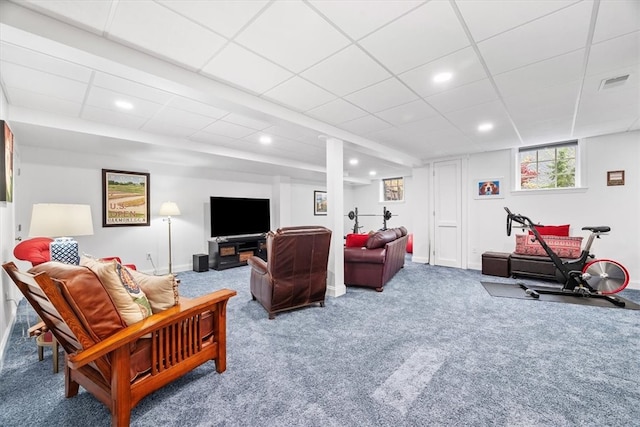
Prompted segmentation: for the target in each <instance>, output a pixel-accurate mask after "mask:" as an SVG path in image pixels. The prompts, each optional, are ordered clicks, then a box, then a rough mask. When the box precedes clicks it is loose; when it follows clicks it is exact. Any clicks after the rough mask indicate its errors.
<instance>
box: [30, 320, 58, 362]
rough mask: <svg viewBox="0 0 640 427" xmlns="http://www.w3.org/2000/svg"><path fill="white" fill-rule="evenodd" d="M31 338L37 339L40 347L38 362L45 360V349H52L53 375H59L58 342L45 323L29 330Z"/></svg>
mask: <svg viewBox="0 0 640 427" xmlns="http://www.w3.org/2000/svg"><path fill="white" fill-rule="evenodd" d="M28 332H29V336H30V337H36V345H37V346H38V360H40V361H42V360H43V359H44V347H51V351H52V352H53V373H54V374H57V373H58V340H56V337H54V336H53V334H52V333H51V331H49V329H48V328H47V325H45V324H44V322H40V323H38V324H36V325H33V326H32V327H30V328H29V330H28Z"/></svg>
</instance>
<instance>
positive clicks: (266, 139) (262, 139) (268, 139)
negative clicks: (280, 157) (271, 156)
mask: <svg viewBox="0 0 640 427" xmlns="http://www.w3.org/2000/svg"><path fill="white" fill-rule="evenodd" d="M272 141H273V140H272V139H271V137H270V136H269V135H262V136H261V137H260V142H261V143H262V144H271V142H272Z"/></svg>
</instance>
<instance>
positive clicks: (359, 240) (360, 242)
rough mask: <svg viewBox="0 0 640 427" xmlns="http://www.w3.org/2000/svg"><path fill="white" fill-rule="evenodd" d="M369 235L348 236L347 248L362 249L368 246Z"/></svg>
mask: <svg viewBox="0 0 640 427" xmlns="http://www.w3.org/2000/svg"><path fill="white" fill-rule="evenodd" d="M368 238H369V235H368V234H353V233H352V234H347V241H346V243H345V246H346V247H348V248H362V247H364V245H366V244H367V239H368Z"/></svg>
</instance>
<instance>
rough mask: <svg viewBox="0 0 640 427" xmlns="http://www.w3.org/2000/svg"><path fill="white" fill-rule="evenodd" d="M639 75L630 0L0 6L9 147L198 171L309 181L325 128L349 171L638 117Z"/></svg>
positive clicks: (558, 137) (134, 1)
mask: <svg viewBox="0 0 640 427" xmlns="http://www.w3.org/2000/svg"><path fill="white" fill-rule="evenodd" d="M639 71H640V2H638V1H636V0H630V1H624V0H616V1H613V0H606V1H605V0H602V1H586V0H585V1H562V0H556V1H517V0H515V1H514V0H508V1H499V0H490V1H483V0H475V1H471V0H463V1H456V0H451V1H446V0H431V1H409V0H406V1H397V0H394V1H384V0H380V1H332V0H326V1H323V0H319V1H315V0H310V1H293V0H287V1H258V0H252V1H190V0H176V1H173V0H157V1H147V0H113V1H110V0H102V1H56V0H46V1H30V0H28V1H6V0H1V2H0V83H1V84H2V89H3V91H4V93H5V96H6V98H7V104H8V105H7V113H8V114H7V120H8V121H9V123H10V124H11V126H12V129H13V131H14V134H15V135H16V138H18V139H19V141H20V144H21V146H26V147H34V148H46V149H50V150H57V151H70V152H76V153H88V154H92V155H95V156H96V157H97V158H99V157H100V156H107V155H109V156H113V155H116V156H129V157H132V156H141V155H142V156H144V158H145V159H146V160H147V161H148V162H155V163H158V164H162V165H168V166H173V167H175V168H185V169H189V168H190V169H191V170H193V171H196V172H197V171H202V170H211V169H217V170H229V171H234V172H236V173H253V174H256V173H257V174H264V175H282V176H289V177H292V178H294V179H295V178H298V179H308V180H324V173H325V170H326V169H325V165H326V148H325V144H326V138H327V137H330V138H331V137H332V138H337V139H340V140H342V141H344V143H345V152H344V170H345V177H346V178H345V179H346V181H347V182H351V183H355V184H357V183H366V182H369V180H370V179H371V176H370V174H369V172H370V171H371V170H375V171H376V172H377V175H376V176H377V177H385V176H387V177H388V176H397V175H409V174H410V173H411V169H412V168H413V167H418V166H420V165H422V164H424V162H425V161H428V160H430V159H436V158H446V157H450V156H459V155H463V154H466V153H476V152H483V151H492V150H499V149H505V148H511V147H520V146H528V145H536V144H542V143H548V142H555V141H564V140H569V139H575V138H583V137H591V136H597V135H603V134H610V133H618V132H628V131H632V130H637V129H640V83H639V81H638V74H639ZM444 72H448V73H450V75H451V78H450V79H449V80H447V81H444V82H440V83H436V82H434V77H435V76H436V75H439V74H441V73H444ZM623 76H628V77H627V78H624V77H623ZM621 77H622V78H621ZM618 78H620V79H618ZM608 79H617V80H615V81H616V84H609V85H604V84H603V82H604V81H606V80H608ZM116 101H127V102H129V103H130V104H131V106H132V108H131V109H129V110H123V109H121V108H119V107H117V106H116V105H115V102H116ZM484 123H491V124H492V126H493V127H492V129H491V130H489V131H486V132H481V131H479V130H478V126H479V125H481V124H484ZM262 136H269V137H270V138H271V140H272V142H271V143H270V144H268V145H265V144H262V143H261V142H260V138H261V137H262ZM352 158H358V159H359V163H358V164H357V165H351V164H350V163H349V160H350V159H352Z"/></svg>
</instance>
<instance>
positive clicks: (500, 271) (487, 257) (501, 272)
mask: <svg viewBox="0 0 640 427" xmlns="http://www.w3.org/2000/svg"><path fill="white" fill-rule="evenodd" d="M510 258H511V254H509V253H504V252H485V253H483V254H482V274H486V275H489V276H500V277H509V276H511V267H510V262H509V261H510Z"/></svg>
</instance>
